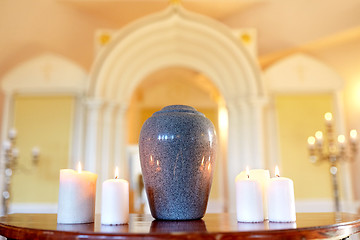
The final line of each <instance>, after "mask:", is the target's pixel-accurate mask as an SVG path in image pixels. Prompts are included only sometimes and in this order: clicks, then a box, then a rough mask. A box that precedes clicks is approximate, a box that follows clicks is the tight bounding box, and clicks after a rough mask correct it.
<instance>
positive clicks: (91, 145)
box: [84, 99, 103, 172]
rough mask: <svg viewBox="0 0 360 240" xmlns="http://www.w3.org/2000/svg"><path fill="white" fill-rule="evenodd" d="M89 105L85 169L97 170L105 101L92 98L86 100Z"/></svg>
mask: <svg viewBox="0 0 360 240" xmlns="http://www.w3.org/2000/svg"><path fill="white" fill-rule="evenodd" d="M86 106H87V121H86V132H85V163H84V165H85V166H84V169H86V170H88V171H91V172H97V169H98V166H99V163H98V162H99V161H98V159H99V158H100V156H101V155H100V146H101V132H100V122H101V117H100V113H101V109H102V106H103V101H102V100H99V99H90V100H87V102H86Z"/></svg>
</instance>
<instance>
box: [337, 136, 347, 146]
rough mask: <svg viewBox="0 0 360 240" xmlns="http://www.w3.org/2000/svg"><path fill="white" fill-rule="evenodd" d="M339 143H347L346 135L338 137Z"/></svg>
mask: <svg viewBox="0 0 360 240" xmlns="http://www.w3.org/2000/svg"><path fill="white" fill-rule="evenodd" d="M338 142H339V143H340V144H343V143H345V136H344V135H339V136H338Z"/></svg>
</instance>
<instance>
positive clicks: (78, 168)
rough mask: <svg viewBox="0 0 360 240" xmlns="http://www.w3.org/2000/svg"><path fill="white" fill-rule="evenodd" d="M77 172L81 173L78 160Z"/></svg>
mask: <svg viewBox="0 0 360 240" xmlns="http://www.w3.org/2000/svg"><path fill="white" fill-rule="evenodd" d="M77 170H78V173H81V162H80V161H79V163H78V167H77Z"/></svg>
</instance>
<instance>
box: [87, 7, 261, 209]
mask: <svg viewBox="0 0 360 240" xmlns="http://www.w3.org/2000/svg"><path fill="white" fill-rule="evenodd" d="M168 66H180V67H185V68H190V69H193V70H194V71H197V72H200V73H203V74H204V75H206V76H208V77H209V79H210V80H211V81H212V82H213V84H214V85H215V86H216V87H217V89H219V92H220V93H221V95H222V96H223V97H224V99H225V102H226V107H227V111H228V114H229V120H228V125H229V135H228V146H227V150H228V152H227V163H226V165H227V169H226V172H227V183H226V186H227V187H228V188H229V189H233V188H234V179H235V176H236V174H237V173H238V172H239V171H241V170H242V169H244V168H245V166H246V165H248V166H250V167H252V168H260V167H262V166H263V155H264V151H263V139H262V132H263V130H262V126H263V124H262V120H263V118H262V115H263V112H262V110H263V103H264V89H263V83H262V79H261V76H260V70H259V68H258V66H257V64H256V63H255V61H254V60H253V59H252V58H251V57H250V56H249V54H248V53H247V52H246V50H245V49H244V47H243V46H242V45H241V43H240V42H239V41H238V39H236V37H235V36H234V35H233V34H232V33H231V31H230V29H229V28H227V27H226V26H224V25H222V24H221V23H219V22H216V21H214V20H212V19H210V18H207V17H204V16H202V15H199V14H194V13H191V12H188V11H186V10H185V9H184V8H182V7H181V6H180V5H178V4H173V5H170V6H169V7H168V8H167V9H165V10H164V11H162V12H159V13H157V14H154V15H150V16H148V17H145V18H143V19H140V20H138V21H136V22H134V23H132V24H130V25H128V26H127V27H125V28H124V29H122V30H121V31H119V32H118V34H117V35H116V36H115V37H114V38H113V40H112V42H110V43H109V45H108V46H107V47H105V49H104V50H103V51H102V52H101V53H100V55H99V57H98V58H97V60H96V61H95V63H94V65H93V67H92V70H91V73H90V83H89V84H90V85H89V88H88V98H89V101H88V115H87V130H86V133H87V136H86V142H85V161H86V162H85V167H86V168H87V169H89V170H91V171H96V170H98V172H99V171H101V176H100V180H103V179H105V178H107V175H108V173H109V169H108V168H107V167H106V166H109V164H108V163H106V162H107V161H114V162H116V164H118V165H120V167H121V168H122V169H123V176H124V177H127V176H126V174H125V173H126V171H125V169H127V166H126V165H124V164H125V163H124V162H125V161H123V160H122V159H125V158H126V155H125V154H126V151H125V145H126V141H125V139H126V136H125V134H124V131H123V130H124V129H125V113H126V109H127V108H128V106H129V102H130V99H131V96H132V94H133V92H134V90H135V89H136V87H137V86H138V85H139V83H140V82H141V80H142V79H144V78H145V77H146V76H148V75H149V74H150V73H152V72H155V71H157V70H159V69H163V68H166V67H168ZM114 115H115V116H116V117H115V118H113V117H112V116H114ZM115 146H116V147H115ZM109 153H110V154H111V155H112V156H113V157H111V158H108V156H109ZM104 156H105V157H104ZM109 159H110V160H109ZM104 166H105V167H104ZM232 192H233V191H229V193H228V195H227V202H228V203H229V211H233V212H234V211H235V208H234V195H233V193H232Z"/></svg>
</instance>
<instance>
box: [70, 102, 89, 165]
mask: <svg viewBox="0 0 360 240" xmlns="http://www.w3.org/2000/svg"><path fill="white" fill-rule="evenodd" d="M82 98H83V96H82V95H77V96H76V97H75V111H74V122H73V123H74V127H73V129H74V131H73V133H72V145H71V146H70V147H71V157H70V158H69V164H68V166H69V167H70V166H72V167H73V168H75V166H76V164H77V163H78V162H79V161H81V160H83V159H84V129H85V116H84V114H85V107H86V106H85V105H84V101H83V99H82Z"/></svg>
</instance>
